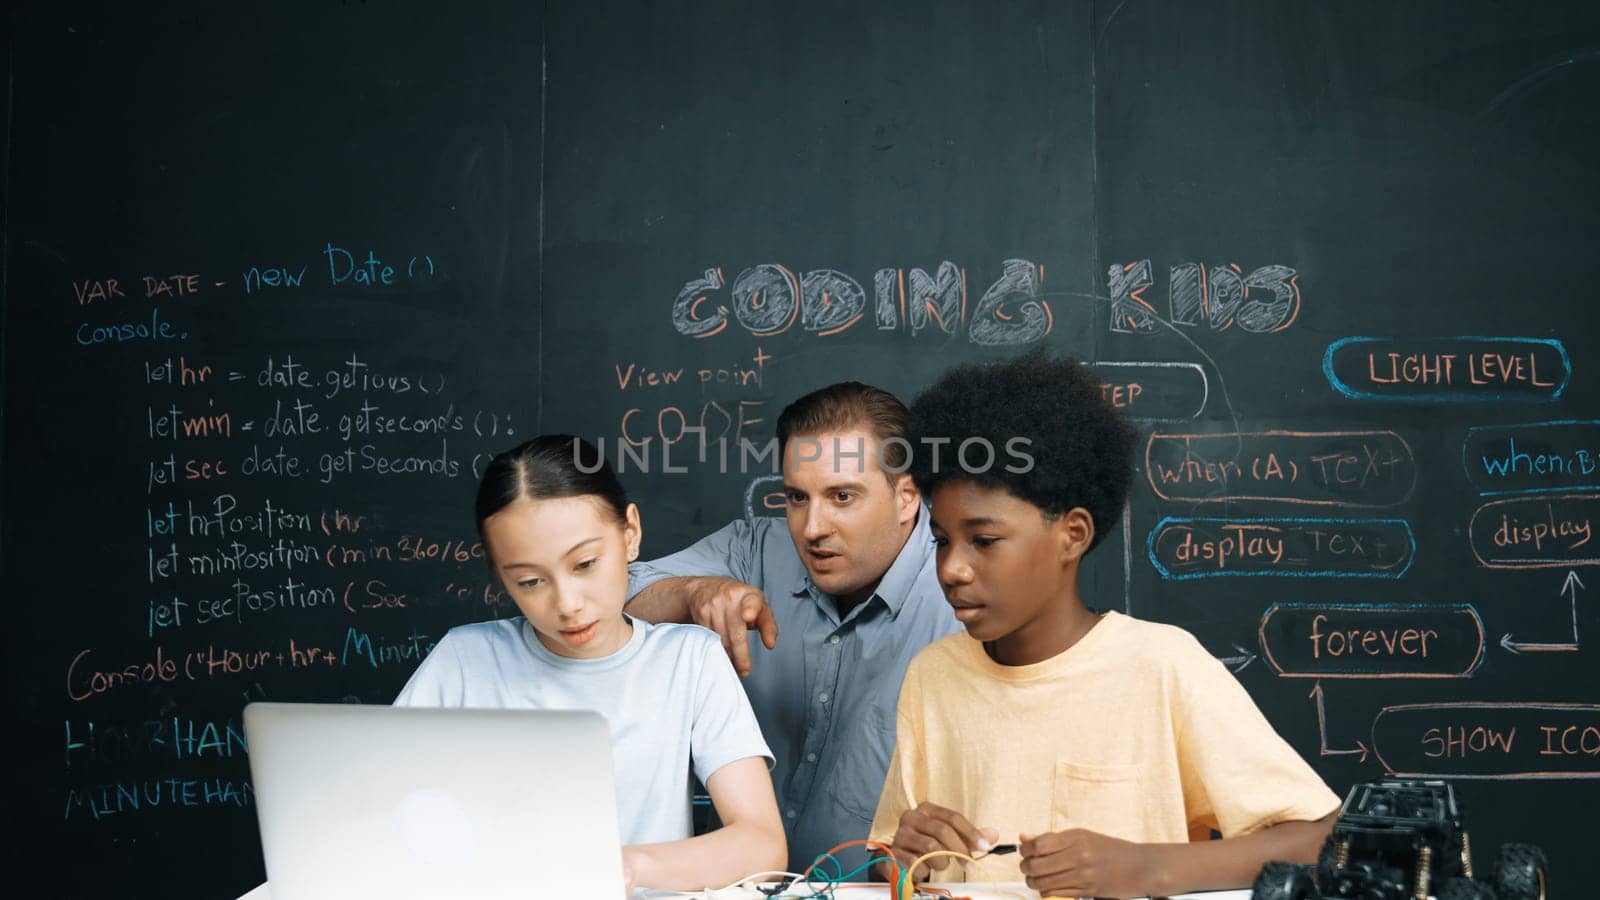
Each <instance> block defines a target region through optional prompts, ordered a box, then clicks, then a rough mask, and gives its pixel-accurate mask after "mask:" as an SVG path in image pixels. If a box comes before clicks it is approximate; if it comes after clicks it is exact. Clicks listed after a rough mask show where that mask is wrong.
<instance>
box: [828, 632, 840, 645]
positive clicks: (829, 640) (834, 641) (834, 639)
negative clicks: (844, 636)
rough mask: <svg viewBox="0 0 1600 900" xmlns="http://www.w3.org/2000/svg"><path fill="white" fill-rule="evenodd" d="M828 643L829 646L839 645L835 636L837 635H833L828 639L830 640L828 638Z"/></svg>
mask: <svg viewBox="0 0 1600 900" xmlns="http://www.w3.org/2000/svg"><path fill="white" fill-rule="evenodd" d="M828 643H830V644H837V643H839V636H838V635H837V634H836V635H834V636H832V637H830V638H828Z"/></svg>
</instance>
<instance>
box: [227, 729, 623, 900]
mask: <svg viewBox="0 0 1600 900" xmlns="http://www.w3.org/2000/svg"><path fill="white" fill-rule="evenodd" d="M244 729H245V739H246V740H247V741H248V742H249V746H250V775H251V778H252V779H253V780H254V782H255V794H256V814H257V817H258V819H259V821H260V823H261V852H262V854H263V856H264V857H265V859H266V865H267V882H268V885H269V890H270V892H271V897H272V900H311V898H340V900H345V898H364V897H372V898H383V900H404V898H430V900H431V898H442V897H461V898H468V897H470V898H475V900H480V898H501V897H504V898H511V897H517V898H532V897H559V898H564V900H618V898H620V897H622V896H623V878H622V856H621V844H620V841H619V839H618V834H617V804H616V795H615V788H614V786H613V784H612V771H611V740H610V732H609V730H608V729H607V727H606V722H605V719H604V718H603V717H601V716H600V715H599V714H598V713H593V712H578V711H555V710H465V709H409V708H396V707H390V706H354V705H343V704H309V703H252V704H250V705H249V706H247V707H245V710H244Z"/></svg>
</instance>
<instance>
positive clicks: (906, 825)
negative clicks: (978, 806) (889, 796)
mask: <svg viewBox="0 0 1600 900" xmlns="http://www.w3.org/2000/svg"><path fill="white" fill-rule="evenodd" d="M998 840H1000V834H999V832H997V831H995V830H994V829H993V828H978V827H977V826H975V825H973V824H972V823H971V822H968V821H967V818H966V816H963V815H962V814H961V813H958V812H956V811H955V810H953V809H945V808H944V807H942V806H937V805H935V804H932V803H927V802H923V803H918V804H917V805H916V806H915V807H913V808H912V809H908V810H906V811H905V812H903V813H901V814H900V825H899V827H898V828H896V829H895V832H894V841H893V842H892V843H891V845H890V847H889V850H890V852H892V853H893V854H894V858H895V862H897V863H899V864H900V868H901V869H902V870H903V869H905V868H906V867H907V866H909V865H911V864H912V863H914V862H916V861H917V857H919V856H922V855H923V854H925V853H932V852H934V851H935V850H954V851H955V852H957V853H965V854H967V855H968V856H975V855H977V854H979V853H983V852H985V851H987V850H988V849H989V848H990V847H993V846H994V845H995V842H996V841H998ZM956 862H961V861H960V860H958V859H956V858H954V857H950V856H936V857H934V858H933V859H930V860H928V861H927V862H925V863H923V864H922V865H921V867H919V868H918V869H917V871H915V872H913V873H911V879H912V880H913V881H926V880H927V879H928V874H929V871H930V870H931V871H934V872H942V871H944V870H945V869H946V868H948V867H949V866H950V864H951V863H956Z"/></svg>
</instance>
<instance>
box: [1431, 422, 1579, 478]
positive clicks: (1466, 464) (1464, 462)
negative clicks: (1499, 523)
mask: <svg viewBox="0 0 1600 900" xmlns="http://www.w3.org/2000/svg"><path fill="white" fill-rule="evenodd" d="M1572 426H1587V427H1590V428H1597V429H1600V419H1551V420H1549V421H1546V422H1523V423H1521V424H1517V425H1473V426H1471V427H1470V428H1468V429H1467V434H1466V436H1465V437H1463V438H1462V439H1461V470H1462V472H1463V473H1464V474H1465V475H1466V476H1467V483H1468V484H1470V485H1472V486H1473V488H1474V489H1476V488H1477V487H1478V480H1477V479H1476V478H1474V477H1473V476H1472V463H1471V462H1470V461H1468V459H1467V447H1468V445H1470V444H1471V443H1472V436H1473V435H1474V434H1476V433H1477V432H1480V431H1515V430H1517V429H1521V428H1567V427H1572ZM1595 489H1600V470H1596V472H1595V474H1594V475H1592V476H1590V477H1589V478H1588V479H1586V480H1584V481H1580V482H1577V483H1575V484H1564V485H1557V486H1555V487H1532V488H1513V489H1509V490H1504V491H1484V490H1479V491H1478V496H1479V497H1512V496H1516V495H1518V494H1564V493H1568V492H1574V491H1586V490H1595Z"/></svg>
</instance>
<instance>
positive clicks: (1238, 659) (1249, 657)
mask: <svg viewBox="0 0 1600 900" xmlns="http://www.w3.org/2000/svg"><path fill="white" fill-rule="evenodd" d="M1233 649H1234V652H1235V653H1237V654H1238V655H1236V656H1219V657H1217V662H1220V663H1222V664H1223V665H1225V666H1227V667H1228V668H1229V669H1231V670H1232V671H1233V674H1235V675H1237V674H1239V673H1240V672H1243V671H1244V670H1245V667H1246V666H1248V665H1250V664H1251V663H1253V662H1255V661H1256V659H1257V657H1256V654H1254V653H1251V652H1250V651H1249V650H1246V649H1245V648H1243V647H1241V646H1239V645H1238V644H1234V645H1233Z"/></svg>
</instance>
